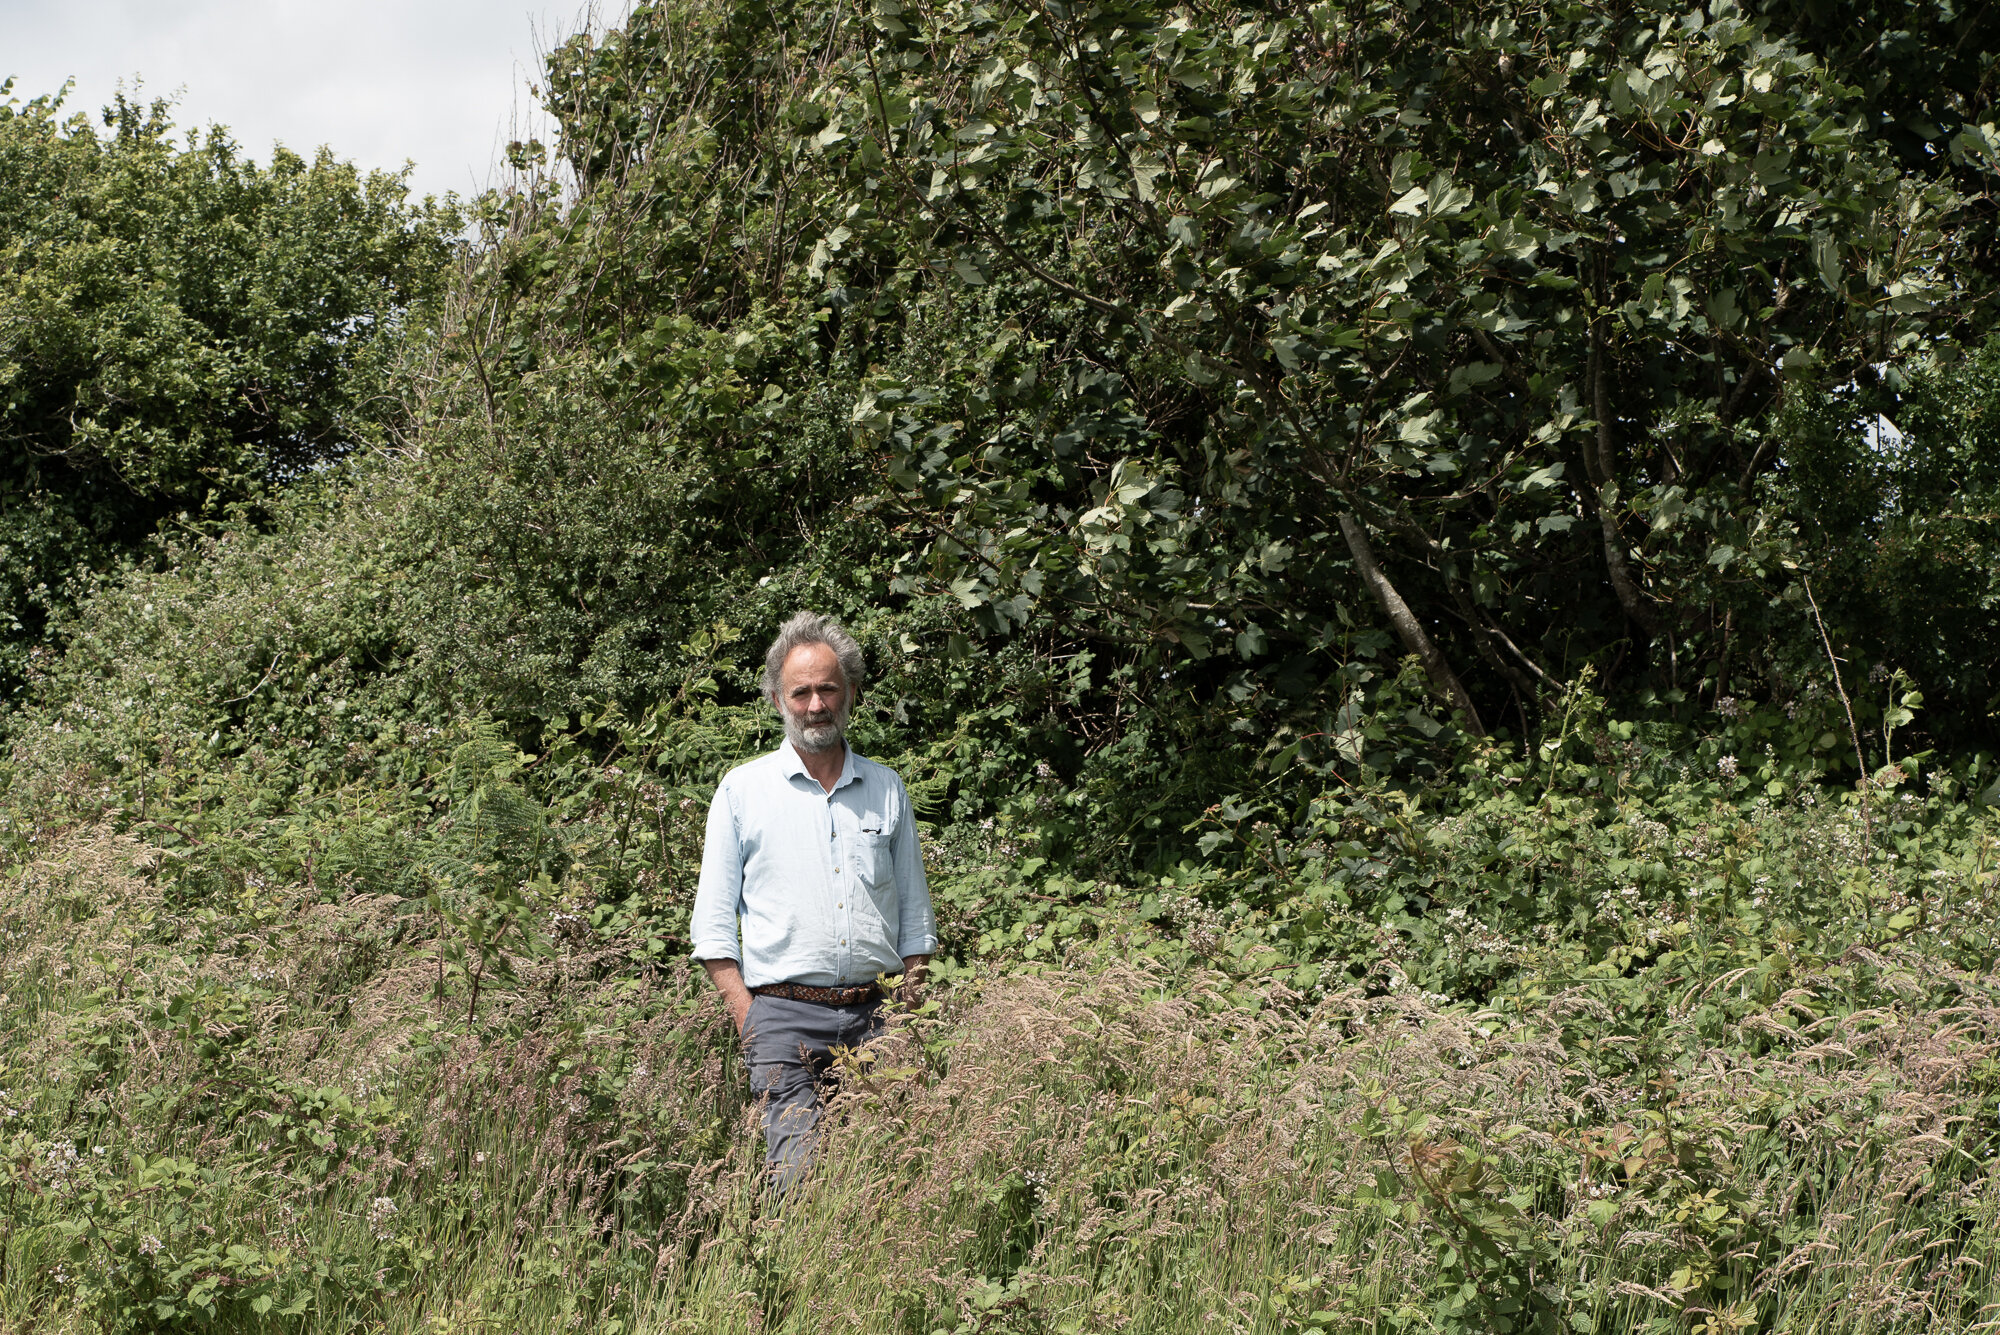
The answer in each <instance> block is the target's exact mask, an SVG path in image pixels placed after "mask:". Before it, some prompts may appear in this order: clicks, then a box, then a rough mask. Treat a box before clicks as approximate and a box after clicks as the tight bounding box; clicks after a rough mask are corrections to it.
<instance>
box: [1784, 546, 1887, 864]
mask: <svg viewBox="0 0 2000 1335" xmlns="http://www.w3.org/2000/svg"><path fill="white" fill-rule="evenodd" d="M1799 581H1800V583H1802V584H1803V585H1804V586H1805V591H1806V606H1808V607H1810V608H1811V609H1812V614H1813V624H1814V625H1816V626H1818V627H1819V642H1820V643H1821V644H1823V645H1825V646H1826V661H1827V666H1829V667H1831V668H1832V669H1833V689H1834V690H1836V691H1839V692H1840V707H1841V708H1842V709H1845V710H1846V711H1847V735H1848V736H1849V737H1850V738H1852V739H1853V741H1854V763H1855V764H1857V765H1859V766H1860V767H1861V865H1862V866H1864V867H1865V866H1867V865H1868V863H1869V860H1870V858H1871V857H1872V855H1873V851H1874V843H1875V822H1874V820H1873V818H1872V816H1871V815H1870V813H1869V810H1868V757H1867V756H1865V755H1863V754H1862V751H1861V729H1860V728H1859V727H1857V726H1856V725H1855V722H1854V702H1853V701H1852V700H1849V699H1848V698H1847V686H1846V684H1845V683H1844V682H1842V681H1841V679H1840V659H1839V658H1837V657H1835V656H1834V652H1833V637H1832V636H1830V635H1828V634H1827V633H1826V621H1825V619H1824V618H1822V617H1821V616H1820V614H1819V603H1818V601H1817V600H1815V599H1814V598H1813V591H1812V580H1811V578H1810V577H1808V576H1806V575H1803V574H1802V575H1800V576H1799Z"/></svg>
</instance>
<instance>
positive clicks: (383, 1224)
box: [368, 1196, 396, 1242]
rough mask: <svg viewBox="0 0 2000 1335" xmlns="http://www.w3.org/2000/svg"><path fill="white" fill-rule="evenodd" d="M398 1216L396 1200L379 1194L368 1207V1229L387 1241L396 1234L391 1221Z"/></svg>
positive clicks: (378, 1237)
mask: <svg viewBox="0 0 2000 1335" xmlns="http://www.w3.org/2000/svg"><path fill="white" fill-rule="evenodd" d="M395 1216H396V1202H394V1201H392V1200H390V1199H389V1198H388V1197H387V1196H377V1197H376V1198H375V1203H374V1204H373V1205H371V1206H369V1207H368V1229H369V1231H370V1232H371V1233H373V1234H374V1235H375V1237H376V1238H377V1239H378V1240H380V1241H384V1242H386V1241H387V1240H388V1239H390V1238H392V1237H394V1236H395V1235H396V1230H395V1229H393V1228H391V1227H390V1226H389V1221H390V1220H391V1219H393V1218H395Z"/></svg>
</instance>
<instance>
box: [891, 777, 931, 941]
mask: <svg viewBox="0 0 2000 1335" xmlns="http://www.w3.org/2000/svg"><path fill="white" fill-rule="evenodd" d="M896 786H897V787H898V788H900V787H902V784H901V782H900V781H899V782H898V783H897V785H896ZM903 811H904V819H903V821H902V823H901V824H899V825H898V826H897V827H896V837H895V850H894V853H893V856H894V859H895V866H896V892H897V893H896V899H897V906H898V907H899V908H900V909H901V910H902V912H901V917H902V921H901V922H900V923H898V924H897V931H896V946H897V949H898V951H900V952H901V953H902V954H903V955H904V956H905V957H907V956H910V955H933V954H936V953H937V948H938V937H937V915H936V914H935V913H934V912H933V911H932V909H931V886H930V881H929V879H928V878H926V877H925V875H924V851H923V848H922V847H921V846H920V845H919V844H918V842H917V821H916V812H915V811H914V810H913V809H912V808H911V807H910V799H909V795H908V794H907V793H905V794H903Z"/></svg>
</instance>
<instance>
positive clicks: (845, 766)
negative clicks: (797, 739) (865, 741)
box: [778, 737, 861, 793]
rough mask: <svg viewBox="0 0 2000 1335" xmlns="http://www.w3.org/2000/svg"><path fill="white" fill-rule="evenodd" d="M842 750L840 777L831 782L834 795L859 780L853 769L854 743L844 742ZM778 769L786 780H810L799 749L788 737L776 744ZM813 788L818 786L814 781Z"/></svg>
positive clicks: (809, 774) (808, 771)
mask: <svg viewBox="0 0 2000 1335" xmlns="http://www.w3.org/2000/svg"><path fill="white" fill-rule="evenodd" d="M842 740H843V741H845V740H846V739H844V738H843V739H842ZM842 750H843V751H844V752H845V753H846V754H845V755H843V756H842V757H841V761H840V777H839V778H838V779H835V780H834V781H833V791H834V792H836V793H837V792H839V791H840V790H841V789H843V788H845V787H846V786H847V785H848V784H850V783H855V782H858V781H859V780H860V778H861V775H860V774H859V772H857V771H856V770H855V768H854V743H852V742H846V745H845V746H844V747H843V748H842ZM778 769H779V771H780V772H781V773H783V774H784V776H785V777H786V778H787V779H795V778H797V777H799V776H800V775H804V776H805V777H806V778H808V779H810V778H812V772H811V771H810V770H808V769H807V768H806V762H805V758H804V757H802V756H801V755H799V749H798V748H797V747H796V746H793V745H792V739H791V738H789V737H787V738H786V739H785V740H784V741H782V742H780V743H778ZM814 786H815V787H817V786H818V781H817V780H814Z"/></svg>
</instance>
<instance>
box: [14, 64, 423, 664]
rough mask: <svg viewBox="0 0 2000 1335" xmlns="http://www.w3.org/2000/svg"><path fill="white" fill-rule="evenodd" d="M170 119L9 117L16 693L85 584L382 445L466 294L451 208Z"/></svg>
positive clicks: (138, 114) (322, 161)
mask: <svg viewBox="0 0 2000 1335" xmlns="http://www.w3.org/2000/svg"><path fill="white" fill-rule="evenodd" d="M4 91H5V90H0V92H4ZM168 113H169V108H168V106H167V104H165V103H164V102H155V103H153V104H151V105H150V106H142V105H140V104H138V103H136V102H132V101H128V100H126V99H125V98H123V97H122V96H121V97H120V98H119V99H118V101H117V102H115V103H114V104H113V105H112V106H111V107H110V108H108V109H107V110H106V112H105V115H104V117H103V122H104V125H103V129H102V131H101V132H100V130H99V129H98V128H96V127H94V126H93V125H92V124H91V123H90V121H89V120H88V118H86V117H84V116H82V115H73V116H66V115H65V114H64V113H63V110H62V107H61V100H60V99H59V98H47V97H43V98H36V99H34V100H32V101H29V102H27V103H25V104H23V103H21V102H19V101H18V100H16V101H9V102H7V103H5V104H4V105H0V572H4V573H0V581H4V582H0V617H4V620H0V646H4V647H0V682H7V681H13V680H18V678H19V675H20V673H21V671H22V661H23V655H24V653H25V652H26V651H27V649H28V648H29V646H31V645H32V644H33V643H35V642H36V641H37V640H38V639H39V638H40V636H41V635H42V632H43V626H44V622H45V619H46V618H47V616H48V615H49V613H50V612H51V611H52V610H55V609H57V608H59V607H61V606H63V605H64V604H65V603H66V601H67V600H68V599H69V598H70V597H71V596H73V589H74V586H75V582H76V579H77V577H78V574H77V572H78V571H79V569H84V570H99V571H101V570H104V569H106V568H108V566H109V564H110V563H111V562H113V561H115V560H116V559H117V558H118V557H120V556H122V555H126V554H129V553H131V552H133V551H135V550H136V549H137V548H138V547H139V546H140V545H141V544H142V543H143V542H144V541H145V539H146V538H147V536H148V535H149V534H150V533H151V532H152V531H153V530H154V528H155V526H156V525H157V524H158V523H159V522H160V521H161V520H162V519H163V518H165V517H167V516H169V515H173V514H176V513H181V512H186V513H188V514H190V515H193V516H195V517H197V518H200V517H203V516H213V515H216V514H219V513H220V512H222V511H223V510H225V509H226V508H227V507H229V506H230V505H232V504H241V503H246V502H254V501H256V500H257V498H259V497H260V496H263V495H264V494H266V492H267V491H268V489H269V488H270V487H271V486H272V485H273V484H276V483H281V482H283V481H284V480H286V479H288V478H292V477H296V476H298V475H300V474H301V473H304V472H306V471H308V470H311V469H314V468H317V467H320V466H323V465H324V464H326V463H327V462H329V461H330V460H334V459H338V458H340V457H341V456H343V455H345V454H347V453H348V452H350V451H352V450H354V449H355V448H357V447H359V446H361V445H364V444H368V443H371V442H379V441H380V440H382V438H383V433H384V431H385V429H386V428H387V427H388V426H389V425H390V424H392V423H394V422H396V421H398V420H401V418H402V417H403V415H404V414H403V408H402V406H401V403H400V401H399V400H400V395H399V391H398V389H397V385H396V378H395V374H394V373H395V369H396V367H397V364H398V360H399V358H401V357H403V356H404V355H405V354H406V348H405V340H404V334H405V332H406V331H405V321H406V318H407V316H408V313H409V312H410V311H411V310H412V308H413V307H417V306H421V305H423V304H424V303H426V302H428V301H430V300H432V299H433V298H434V297H435V296H436V295H437V294H438V293H439V292H440V291H441V289H442V284H443V282H444V280H445V264H444V262H445V260H446V258H447V255H448V253H449V252H448V247H449V243H450V236H451V233H452V232H454V231H455V230H456V226H457V225H456V223H455V222H454V221H453V220H452V213H451V210H450V209H449V208H439V207H436V206H433V205H431V204H429V203H428V202H427V203H425V204H423V205H411V204H408V203H406V202H405V199H404V188H403V185H402V182H401V181H400V180H399V179H398V178H396V177H394V176H389V175H384V174H380V173H375V174H371V175H368V176H365V177H364V176H363V175H362V174H361V173H359V172H357V171H356V170H355V169H354V168H353V167H352V166H350V165H348V164H346V163H342V162H338V161H336V160H335V159H334V158H333V157H332V156H331V155H330V154H328V153H326V152H325V151H322V152H321V153H320V154H319V156H318V157H317V158H316V159H314V160H313V161H310V162H308V161H306V160H305V159H303V158H300V157H298V156H297V155H295V154H292V153H288V152H286V151H284V150H282V149H280V150H279V151H278V152H277V153H276V154H275V156H274V158H273V160H272V161H271V163H270V164H269V165H268V166H261V167H260V166H258V165H257V164H256V163H254V162H251V161H249V160H248V159H246V158H244V157H242V156H241V155H240V153H239V151H238V149H237V147H236V145H235V144H234V143H233V142H232V141H231V140H230V139H229V137H228V135H227V134H226V133H225V132H223V131H222V130H221V129H219V128H215V129H211V130H209V131H207V132H206V133H205V134H191V135H190V136H189V139H188V141H187V142H186V143H185V144H176V142H175V141H174V132H173V127H172V125H171V123H170V120H169V114H168Z"/></svg>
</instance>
